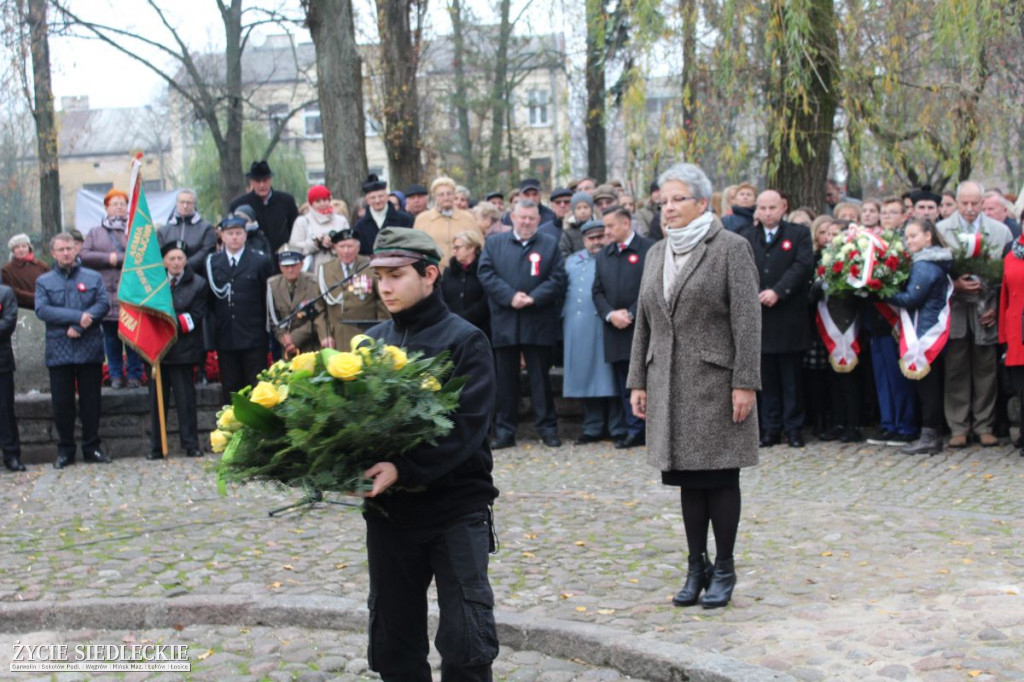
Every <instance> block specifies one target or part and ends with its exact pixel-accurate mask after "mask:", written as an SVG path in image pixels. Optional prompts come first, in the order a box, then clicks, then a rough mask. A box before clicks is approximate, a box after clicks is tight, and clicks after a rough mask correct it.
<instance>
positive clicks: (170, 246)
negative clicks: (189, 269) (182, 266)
mask: <svg viewBox="0 0 1024 682" xmlns="http://www.w3.org/2000/svg"><path fill="white" fill-rule="evenodd" d="M175 249H177V250H178V251H181V252H182V253H184V254H185V255H186V256H187V255H188V244H186V243H185V242H183V241H181V240H180V239H178V240H175V241H173V242H167V243H166V244H164V245H163V246H161V247H160V255H161V256H166V255H167V254H168V253H169V252H171V251H174V250H175Z"/></svg>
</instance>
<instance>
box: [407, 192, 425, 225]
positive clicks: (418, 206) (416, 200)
mask: <svg viewBox="0 0 1024 682" xmlns="http://www.w3.org/2000/svg"><path fill="white" fill-rule="evenodd" d="M428 194H429V193H428V192H427V188H426V187H424V186H423V185H409V187H408V188H407V189H406V190H405V210H406V212H407V213H409V214H410V215H411V216H412V217H413V219H415V218H416V216H418V215H419V214H420V213H423V212H424V211H426V210H427V202H428V200H429V197H428Z"/></svg>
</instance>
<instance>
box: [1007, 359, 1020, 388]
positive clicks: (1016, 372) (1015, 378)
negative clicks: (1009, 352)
mask: <svg viewBox="0 0 1024 682" xmlns="http://www.w3.org/2000/svg"><path fill="white" fill-rule="evenodd" d="M1006 373H1007V374H1008V375H1009V377H1010V388H1012V389H1013V390H1014V391H1016V392H1017V393H1024V365H1014V366H1012V367H1007V368H1006Z"/></svg>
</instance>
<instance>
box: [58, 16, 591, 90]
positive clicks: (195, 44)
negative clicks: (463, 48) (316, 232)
mask: <svg viewBox="0 0 1024 682" xmlns="http://www.w3.org/2000/svg"><path fill="white" fill-rule="evenodd" d="M528 1H530V0H513V3H512V6H513V11H512V13H513V16H515V14H516V13H517V11H518V10H519V9H520V8H522V7H523V5H524V4H526V2H528ZM353 2H354V6H355V11H356V14H357V21H358V22H359V32H360V36H359V37H358V39H359V40H360V42H367V41H370V40H374V39H375V38H376V34H375V21H376V17H375V14H374V13H373V6H374V5H373V0H353ZM532 2H533V5H532V6H531V7H530V9H529V10H528V12H527V18H530V17H531V16H533V15H537V19H538V21H536V22H530V21H526V22H524V24H523V26H522V28H520V29H519V32H531V29H532V31H533V32H550V31H552V30H556V31H557V30H560V29H561V30H562V32H563V33H565V34H566V38H567V40H568V41H569V45H570V49H572V47H571V46H572V37H573V33H574V32H573V30H572V28H573V27H572V22H568V25H566V22H563V21H559V20H557V17H560V16H564V14H563V11H562V9H561V8H562V7H563V2H564V0H555V2H552V0H532ZM70 4H71V7H72V10H73V11H75V12H77V13H79V14H80V16H82V17H83V18H85V19H87V20H91V21H96V22H102V23H107V24H111V25H115V26H119V27H122V28H125V29H127V30H132V31H133V32H136V33H139V34H141V35H145V36H147V37H151V38H154V39H156V40H158V41H161V42H164V43H166V44H170V40H171V34H170V33H169V32H168V31H167V30H166V29H164V28H163V27H162V26H161V25H160V24H159V20H158V19H157V16H156V14H155V12H154V11H153V10H152V9H151V8H150V7H149V5H148V4H147V3H146V2H145V1H144V0H71V1H70ZM492 4H494V3H493V1H488V0H469V2H468V3H467V5H468V6H469V7H470V8H471V11H472V12H473V14H474V15H475V17H476V18H477V19H478V20H479V21H481V22H484V23H496V21H497V19H496V16H495V14H494V12H493V11H492V10H491V5H492ZM160 6H161V8H163V9H164V10H165V12H166V13H167V15H168V18H169V21H170V22H171V23H172V25H174V26H175V27H176V29H177V31H178V33H179V34H180V35H181V37H182V39H183V40H184V41H185V42H186V43H187V44H188V46H189V48H190V49H192V50H195V51H198V52H208V51H211V50H216V49H220V48H221V47H222V45H223V24H222V23H221V20H220V16H219V14H218V12H217V7H216V3H215V2H214V0H176V1H174V2H171V1H168V0H161V2H160ZM573 6H575V4H574V5H573ZM245 7H246V8H282V9H284V10H285V11H288V12H290V13H291V15H292V16H297V15H298V14H299V13H300V12H299V7H300V5H299V0H257V1H247V2H246V3H245ZM446 7H447V2H446V0H431V3H430V6H429V19H428V24H429V25H428V29H429V32H430V33H431V34H447V33H449V32H450V31H451V24H450V22H449V20H448V17H447V13H446V11H445V10H446ZM553 7H554V12H552V8H553ZM542 8H543V9H542ZM538 12H542V14H538ZM293 31H294V32H295V33H296V36H297V37H298V38H299V40H300V42H306V41H308V40H309V34H308V32H306V31H305V30H303V29H301V28H298V27H296V28H294V29H293ZM280 32H281V29H280V28H279V27H277V26H268V27H266V30H265V31H264V32H263V33H262V34H261V35H260V36H259V37H257V38H256V44H259V43H260V42H262V40H263V38H264V37H265V36H266V35H267V34H270V33H280ZM50 51H51V62H52V69H53V90H54V95H55V98H56V101H57V106H58V107H60V100H61V97H67V96H75V95H87V96H88V97H89V105H90V106H91V107H92V108H108V107H137V106H142V105H144V104H146V103H148V102H151V101H153V100H154V99H156V98H157V97H158V96H159V95H160V94H161V92H163V90H164V89H165V86H164V84H163V82H162V81H161V79H160V78H159V77H158V76H156V75H155V74H154V73H153V72H152V71H150V70H149V69H147V68H146V67H145V66H142V65H140V64H138V63H137V62H135V61H134V60H132V59H130V58H128V57H127V56H125V55H123V54H121V53H119V52H118V51H117V50H115V49H114V48H112V47H109V46H107V45H104V44H102V43H100V42H98V41H95V40H81V39H70V38H65V37H60V36H53V37H52V38H51V44H50ZM150 54H151V55H154V58H155V59H157V60H161V59H162V61H161V62H160V64H161V65H162V66H163V65H166V64H168V63H170V61H169V60H168V59H167V58H166V57H164V58H161V57H159V56H155V54H156V51H155V50H154V51H151V52H150ZM147 56H149V55H147Z"/></svg>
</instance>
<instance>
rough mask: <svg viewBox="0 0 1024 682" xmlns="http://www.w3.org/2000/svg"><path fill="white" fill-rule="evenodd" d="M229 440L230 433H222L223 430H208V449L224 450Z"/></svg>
mask: <svg viewBox="0 0 1024 682" xmlns="http://www.w3.org/2000/svg"><path fill="white" fill-rule="evenodd" d="M230 440H231V434H229V433H224V432H223V431H219V430H218V431H211V432H210V449H211V450H213V451H214V452H224V450H225V449H226V448H227V447H228V442H229V441H230Z"/></svg>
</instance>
